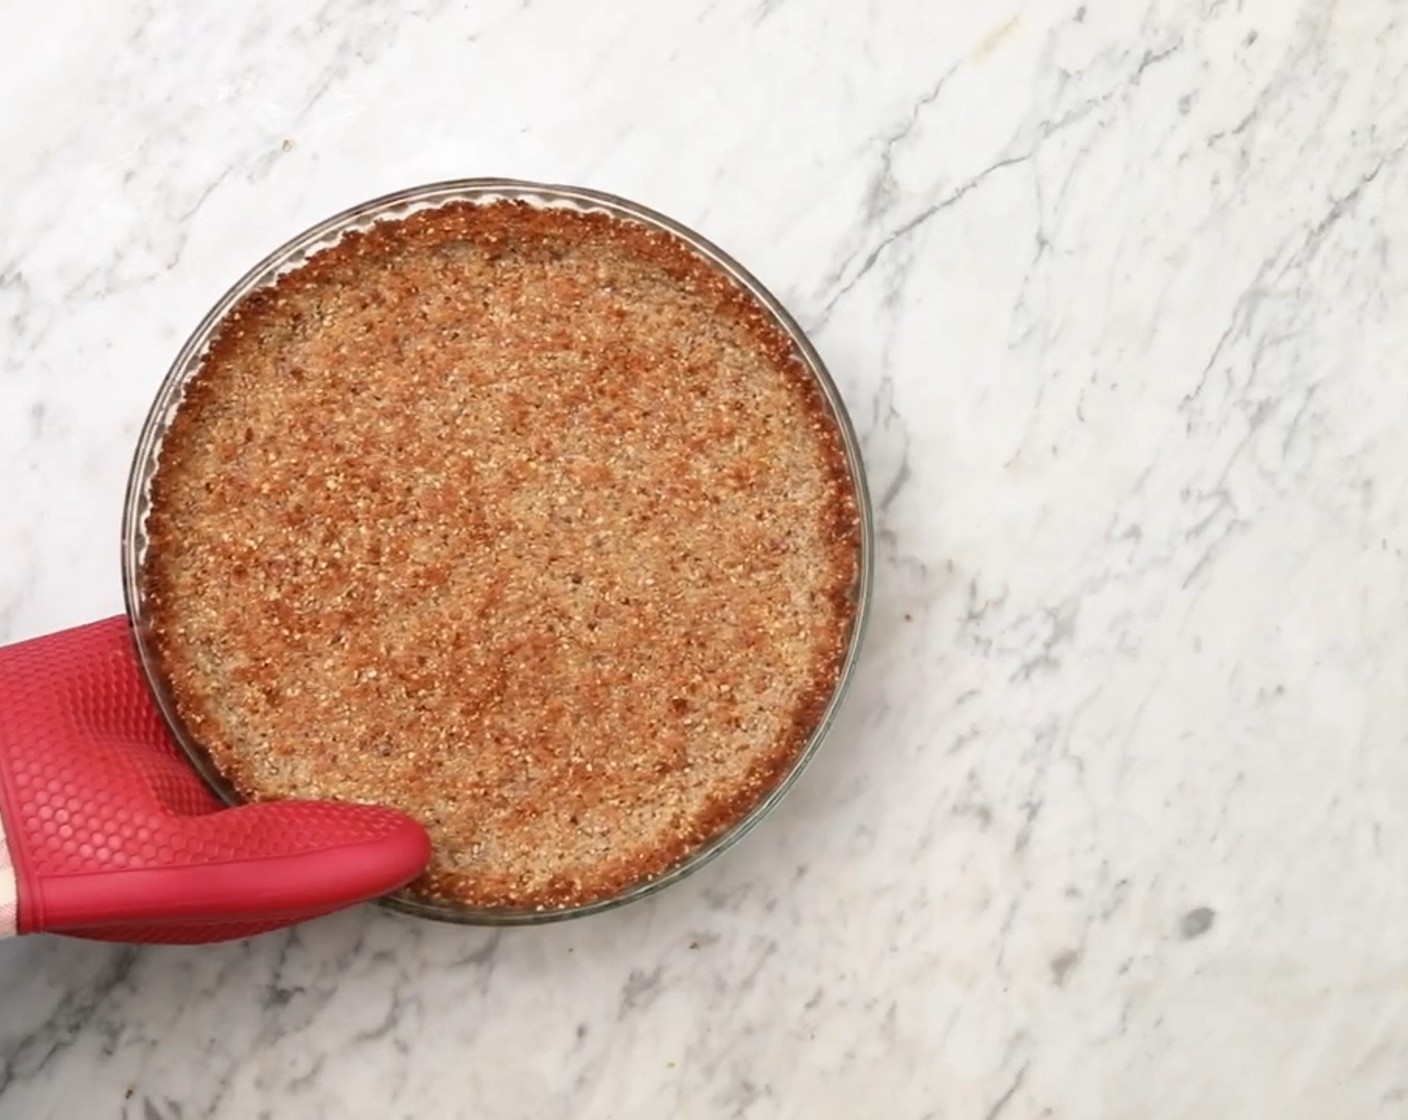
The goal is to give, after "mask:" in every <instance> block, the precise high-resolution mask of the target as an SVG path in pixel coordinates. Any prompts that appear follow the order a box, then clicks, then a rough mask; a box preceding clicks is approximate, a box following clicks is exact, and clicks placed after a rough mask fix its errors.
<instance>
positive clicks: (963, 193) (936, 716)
mask: <svg viewBox="0 0 1408 1120" xmlns="http://www.w3.org/2000/svg"><path fill="white" fill-rule="evenodd" d="M588 7H590V8H592V9H593V14H592V18H591V19H590V20H583V19H582V10H583V9H584V8H588ZM1405 151H1408V21H1405V20H1404V19H1403V18H1402V13H1401V6H1400V5H1398V4H1396V3H1393V2H1391V0H1340V2H1338V3H1333V4H1324V3H1318V2H1315V0H1295V2H1292V0H1239V2H1237V3H1229V2H1226V0H1161V2H1158V3H1155V2H1153V0H1135V2H1125V0H1084V2H1083V3H1082V2H1079V0H1059V2H1058V0H1052V2H1043V0H1034V2H1031V3H1018V2H1016V0H991V2H987V3H969V2H964V0H906V2H895V3H889V4H879V3H872V4H863V3H854V2H850V0H815V2H806V0H751V2H734V0H709V2H706V0H688V2H681V3H651V2H650V0H620V2H614V0H607V2H606V3H604V4H600V5H595V6H590V5H579V4H572V3H568V2H567V0H512V2H510V0H488V2H486V3H481V4H474V5H469V4H459V3H448V2H444V0H441V2H434V3H418V4H402V5H396V4H391V3H389V2H382V3H377V2H373V0H360V2H357V0H325V2H324V0H318V2H315V0H256V2H251V3H245V4H228V5H204V6H202V5H186V6H184V7H180V6H173V5H156V4H152V3H140V4H138V3H133V4H112V3H101V2H100V0H83V2H79V0H72V2H68V3H49V4H35V3H21V0H0V153H3V155H0V325H2V326H0V478H3V480H4V481H3V482H0V488H2V490H3V501H0V640H12V639H18V638H21V637H26V636H29V635H33V634H38V633H42V632H45V631H48V630H52V629H57V628H60V627H63V626H66V625H69V624H74V623H78V622H82V621H85V620H88V619H92V618H96V617H99V616H102V615H106V614H112V613H116V612H117V611H118V610H119V609H120V606H121V597H120V591H119V566H118V551H117V543H116V542H117V536H118V521H119V507H120V505H121V498H122V491H123V486H124V482H125V474H126V470H127V466H128V461H129V456H130V454H131V448H132V444H133V440H134V437H135V434H136V431H137V427H138V425H139V423H140V421H141V419H142V417H143V415H144V413H145V410H146V407H147V405H148V402H149V400H150V398H151V396H152V393H153V392H154V390H155V388H156V386H157V384H158V382H159V380H160V378H161V376H162V374H163V372H164V370H165V368H166V365H167V363H168V362H169V361H170V359H171V358H172V356H173V355H174V353H175V350H176V348H177V347H178V345H179V343H180V342H181V340H182V338H183V337H184V336H185V334H186V333H187V332H188V331H189V330H190V329H191V328H192V327H193V326H194V324H195V323H196V321H197V320H198V319H199V318H200V316H201V315H202V314H203V313H204V311H205V310H206V308H207V307H208V306H209V305H210V304H211V303H212V302H213V301H214V300H215V299H216V298H217V297H218V296H219V295H220V293H221V292H222V291H223V290H224V288H225V287H226V286H227V285H228V284H229V283H230V282H231V281H232V280H233V279H234V278H235V277H237V276H238V275H239V274H240V273H241V272H242V271H243V270H244V269H245V268H246V267H247V266H249V265H250V264H251V263H253V261H254V260H256V259H257V258H258V257H259V256H262V255H263V253H264V252H266V251H267V250H268V249H270V248H272V247H273V246H274V245H276V244H278V243H279V242H281V241H282V240H283V239H285V238H286V237H288V236H290V235H292V234H293V233H295V232H297V231H298V230H300V229H302V228H303V227H304V226H306V225H308V224H310V223H311V222H313V221H315V220H317V219H320V218H322V217H324V216H326V215H327V214H329V213H331V212H333V211H335V210H337V209H340V208H341V207H343V206H345V205H348V204H351V203H354V202H357V201H360V200H362V199H364V198H368V197H371V196H373V195H376V194H378V193H382V192H384V191H387V190H391V189H395V188H398V187H402V186H408V185H412V184H415V183H418V182H425V181H429V180H434V179H439V178H447V177H457V176H465V175H485V174H503V175H514V176H519V177H526V178H538V179H547V180H554V181H565V182H575V183H580V184H583V185H588V186H594V187H598V188H602V189H606V190H611V191H616V192H619V193H622V194H625V195H627V196H630V197H633V198H636V199H638V200H640V201H642V202H645V203H647V204H649V205H652V206H654V207H656V208H658V209H662V210H664V211H666V212H667V213H669V214H672V215H673V216H675V217H677V218H679V219H680V220H682V221H684V222H686V223H687V224H689V225H692V226H694V227H696V228H698V229H699V230H701V231H702V232H704V233H705V234H706V235H708V236H710V237H712V238H713V239H715V240H716V241H717V242H719V243H720V244H721V245H723V246H724V247H725V248H726V249H728V250H729V251H731V252H732V253H734V254H735V255H736V256H738V257H739V258H741V259H742V260H743V261H744V262H745V263H746V264H747V265H748V266H749V267H751V268H752V269H753V270H754V271H755V272H756V273H757V274H758V275H759V276H760V277H761V278H762V279H763V280H764V282H766V283H768V284H769V285H770V286H772V287H773V288H774V290H775V291H776V292H777V293H778V294H779V295H780V296H781V297H782V298H783V299H784V300H785V301H786V302H787V303H788V304H789V306H790V307H791V308H792V309H793V310H794V312H795V313H796V314H797V316H798V317H799V319H800V320H801V321H802V322H803V324H804V325H805V326H806V327H807V328H808V329H809V330H810V331H812V332H813V335H814V338H815V341H816V343H817V345H818V346H819V348H820V349H821V351H822V352H823V354H824V355H825V356H826V358H827V359H828V361H829V362H830V364H831V366H832V369H833V371H834V373H835V375H836V378H837V380H838V382H839V383H840V385H841V387H842V389H843V391H844V393H845V396H846V398H847V400H848V401H849V403H850V405H851V408H852V410H853V412H854V415H855V418H856V422H857V425H858V427H859V428H860V430H861V432H862V434H863V437H864V442H865V448H866V452H867V456H868V459H869V463H870V468H871V472H872V483H873V488H874V493H875V495H876V498H877V501H878V507H879V517H880V527H881V536H880V540H881V548H880V556H879V567H878V576H877V607H876V616H875V621H874V627H873V630H872V631H871V635H870V639H869V643H868V647H867V650H866V654H865V658H864V662H863V666H862V671H861V674H860V678H859V681H858V683H857V686H856V688H855V690H854V692H853V694H852V696H851V698H850V701H849V702H848V704H847V706H846V708H845V711H844V715H843V718H842V721H841V724H840V727H839V729H838V731H837V733H836V735H835V737H834V738H833V739H832V740H831V741H830V743H829V744H828V745H827V747H826V749H825V750H824V751H823V753H822V755H821V756H820V757H819V759H818V761H817V762H816V763H815V764H814V766H813V767H812V768H811V769H810V770H809V771H808V773H807V774H806V776H805V777H804V779H803V780H802V782H801V783H800V785H799V786H798V787H797V789H796V790H795V792H794V793H793V794H792V795H791V797H790V798H789V799H788V800H787V801H786V802H785V803H784V805H783V806H782V807H781V809H780V810H779V811H778V812H777V813H776V814H775V815H774V816H773V817H771V818H770V819H769V820H768V821H767V822H766V823H765V824H764V825H763V826H762V827H761V828H759V829H758V830H757V831H756V832H755V833H754V834H753V835H752V836H751V837H750V838H749V839H748V840H747V841H745V842H744V843H743V844H742V845H741V846H740V847H738V848H736V849H734V850H733V851H732V852H731V853H730V854H729V855H727V856H726V857H724V858H723V859H721V860H719V861H717V862H716V863H714V864H713V865H711V866H710V867H709V868H707V869H706V870H705V871H703V872H702V873H700V874H699V875H698V876H696V877H694V878H693V879H691V880H689V881H687V882H685V883H683V884H681V885H679V886H677V887H675V888H672V889H670V890H668V891H666V892H665V893H664V894H662V895H660V896H657V897H656V898H654V899H652V900H650V901H648V902H645V903H642V904H640V905H637V906H634V907H628V908H626V909H625V910H622V911H618V912H615V913H613V914H610V915H607V916H603V917H601V918H597V919H592V920H588V921H584V922H580V923H575V924H573V923H569V924H566V925H561V926H556V927H551V928H544V929H538V930H522V931H513V932H505V933H492V932H488V931H483V930H473V929H461V928H453V927H448V926H439V925H433V924H427V923H422V922H417V921H415V920H410V919H404V918H400V917H396V916H393V915H390V914H387V913H383V912H380V911H378V910H375V909H370V908H363V909H361V910H358V911H356V912H349V913H344V914H342V915H339V916H336V917H333V918H331V919H327V920H324V921H320V922H317V923H314V924H312V925H308V926H305V927H303V928H301V929H299V930H298V931H296V932H293V933H286V934H276V935H270V936H268V937H265V938H262V939H259V940H255V941H252V942H247V943H240V944H233V945H227V946H216V947H206V948H189V949H132V948H122V947H107V946H98V945H90V944H84V943H80V942H76V941H66V940H62V939H58V938H43V937H41V938H31V939H22V940H19V941H14V942H9V943H5V944H0V1116H3V1117H6V1118H11V1117H13V1118H17V1120H42V1118H48V1117H62V1118H71V1117H85V1118H86V1117H89V1116H112V1117H122V1118H125V1120H196V1118H206V1117H218V1118H226V1117H229V1118H240V1120H246V1118H255V1117H284V1116H298V1117H305V1118H314V1120H316V1118H319V1117H328V1118H333V1117H352V1116H358V1117H360V1116H368V1117H378V1118H383V1120H397V1118H403V1117H417V1118H420V1117H458V1116H463V1117H476V1118H483V1117H512V1118H517V1117H524V1118H537V1117H584V1118H613V1120H623V1118H634V1117H642V1118H652V1120H654V1118H660V1117H678V1118H696V1117H697V1118H712V1117H739V1118H743V1120H759V1118H767V1117H807V1118H815V1117H828V1118H829V1117H840V1118H851V1117H862V1116H867V1117H869V1116H874V1117H884V1118H887V1120H889V1118H894V1120H906V1118H912V1120H920V1118H921V1117H932V1118H935V1120H940V1118H941V1120H964V1118H973V1120H998V1118H1001V1120H1017V1118H1038V1117H1071V1118H1091V1117H1094V1118H1104V1117H1109V1118H1125V1117H1158V1118H1165V1117H1167V1118H1181V1117H1188V1118H1192V1117H1198V1118H1206V1117H1253V1118H1256V1117H1270V1116H1275V1117H1279V1118H1286V1117H1333V1118H1336V1120H1339V1118H1345V1117H1368V1116H1403V1115H1408V988H1405V980H1408V874H1406V873H1405V871H1406V870H1408V810H1405V808H1404V800H1405V794H1408V749H1406V748H1408V594H1405V584H1408V579H1405V576H1408V565H1405V560H1404V549H1405V547H1408V529H1406V528H1405V526H1408V451H1404V450H1403V447H1402V444H1401V442H1400V441H1402V440H1403V438H1404V436H1403V433H1404V432H1405V431H1408V391H1405V389H1404V382H1403V380H1402V378H1403V354H1404V352H1405V350H1408V208H1405V207H1404V206H1403V205H1402V203H1403V201H1404V200H1405V198H1408V160H1405Z"/></svg>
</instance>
